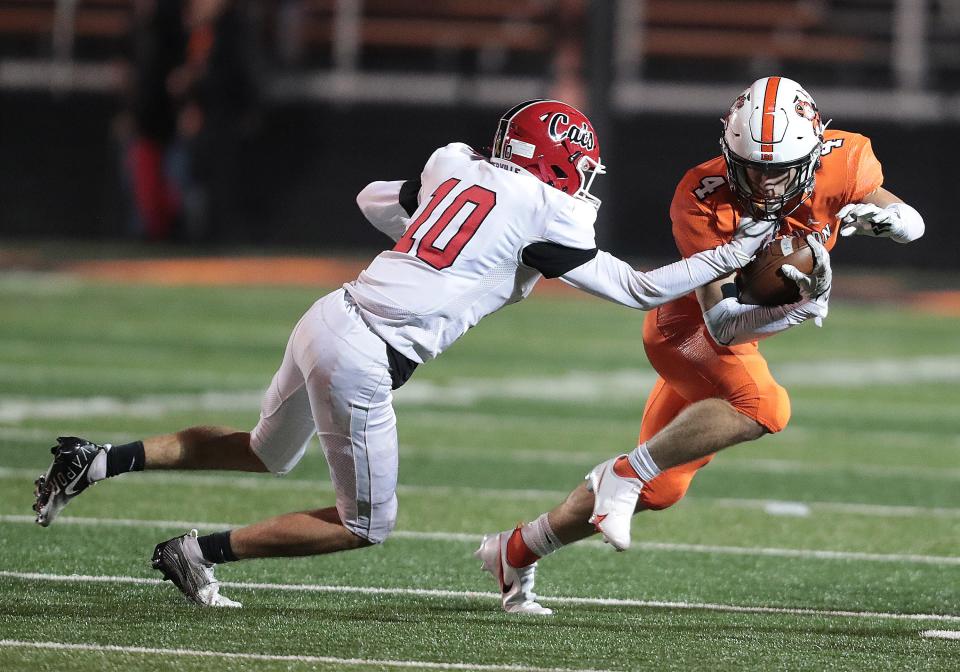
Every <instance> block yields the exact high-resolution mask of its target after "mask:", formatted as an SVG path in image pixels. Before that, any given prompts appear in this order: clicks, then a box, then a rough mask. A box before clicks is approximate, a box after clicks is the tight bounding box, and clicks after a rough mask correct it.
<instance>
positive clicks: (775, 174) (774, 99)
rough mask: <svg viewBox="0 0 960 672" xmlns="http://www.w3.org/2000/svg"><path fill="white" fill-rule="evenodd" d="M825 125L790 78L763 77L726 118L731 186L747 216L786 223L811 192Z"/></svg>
mask: <svg viewBox="0 0 960 672" xmlns="http://www.w3.org/2000/svg"><path fill="white" fill-rule="evenodd" d="M824 128H825V125H824V124H823V123H822V122H821V120H820V112H819V110H818V109H817V105H816V103H814V102H813V98H811V97H810V94H809V93H807V92H806V91H804V90H803V87H801V86H800V85H799V84H798V83H797V82H795V81H793V80H792V79H787V78H786V77H764V78H763V79H758V80H757V81H755V82H754V83H753V84H752V85H751V86H750V88H749V89H747V90H746V91H744V92H743V93H741V94H740V96H739V97H738V98H737V99H736V100H735V101H733V105H731V106H730V111H729V112H727V114H726V116H725V117H724V118H723V137H722V138H721V140H720V145H721V146H722V147H723V157H724V159H725V160H726V162H727V182H728V184H729V185H730V189H731V191H732V192H733V193H734V194H735V195H736V196H737V198H738V199H739V201H740V203H741V205H742V206H743V208H744V210H745V211H746V214H748V215H750V216H751V217H753V218H754V219H774V218H782V217H786V216H787V215H789V214H790V213H791V212H793V211H794V210H795V209H796V208H797V207H798V206H799V205H800V204H801V203H802V202H803V201H804V200H805V199H806V198H808V197H809V196H810V194H811V193H812V192H813V186H814V176H815V173H816V170H817V167H818V166H819V165H820V152H821V148H822V146H823V130H824Z"/></svg>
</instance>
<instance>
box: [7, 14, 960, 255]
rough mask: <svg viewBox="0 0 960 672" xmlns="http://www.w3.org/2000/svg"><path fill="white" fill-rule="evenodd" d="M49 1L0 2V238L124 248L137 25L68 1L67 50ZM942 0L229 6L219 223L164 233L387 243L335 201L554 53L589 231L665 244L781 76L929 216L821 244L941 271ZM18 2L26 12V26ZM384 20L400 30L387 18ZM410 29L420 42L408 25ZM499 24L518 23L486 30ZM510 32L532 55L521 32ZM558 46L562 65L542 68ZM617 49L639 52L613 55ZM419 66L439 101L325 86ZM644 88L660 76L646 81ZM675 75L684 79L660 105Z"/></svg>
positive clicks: (953, 28) (410, 160)
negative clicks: (727, 133) (230, 115)
mask: <svg viewBox="0 0 960 672" xmlns="http://www.w3.org/2000/svg"><path fill="white" fill-rule="evenodd" d="M161 1H162V2H177V0H161ZM64 4H65V3H63V2H60V3H58V2H53V1H44V0H3V1H2V2H0V87H2V88H0V95H2V105H0V115H2V116H0V204H2V207H0V235H2V236H3V237H5V238H7V239H8V240H16V241H36V240H44V239H50V238H55V239H60V238H66V239H72V240H77V239H80V240H85V241H114V240H117V241H119V240H128V239H130V238H131V234H130V226H129V207H128V206H129V204H128V203H127V202H126V201H125V200H124V194H123V193H122V190H121V188H120V185H121V180H122V178H123V175H122V173H123V168H122V161H121V160H120V151H121V148H120V147H119V146H118V141H117V139H116V133H115V132H114V126H115V119H116V118H117V115H118V113H119V112H120V111H121V110H122V109H123V102H122V101H123V95H122V89H123V85H122V83H121V82H122V81H123V77H122V76H120V75H118V74H117V73H121V72H123V64H124V63H127V64H128V66H129V64H130V63H131V58H132V57H131V54H133V53H135V48H136V43H135V40H134V33H132V32H130V31H125V30H124V26H126V25H128V24H131V22H132V21H133V18H132V16H133V14H132V12H133V10H132V7H133V4H134V3H132V2H125V1H124V0H81V1H80V2H78V3H76V7H75V8H74V13H73V24H72V25H73V27H74V35H73V39H72V42H71V43H70V48H69V49H68V50H65V49H64V48H63V46H62V39H61V41H60V42H57V39H59V38H58V37H57V36H58V34H60V33H58V31H61V33H62V31H63V24H62V23H61V24H57V22H58V21H62V16H63V14H62V12H60V10H61V9H62V7H61V6H62V5H64ZM66 4H70V3H66ZM956 5H957V3H955V2H919V3H918V2H915V1H914V0H901V1H900V2H895V1H893V0H875V1H872V0H870V1H868V0H847V1H834V2H826V1H812V2H791V1H788V0H774V1H772V2H750V1H744V0H720V1H718V2H712V3H703V2H694V1H692V0H683V1H681V2H672V3H667V2H663V1H659V2H658V1H655V0H653V1H650V2H632V1H629V0H623V1H621V2H605V1H600V0H595V1H593V2H589V1H583V2H578V1H572V2H569V1H564V2H559V1H558V2H550V1H546V0H540V1H534V2H517V3H503V2H493V3H478V2H473V1H467V2H456V3H454V2H443V1H433V2H426V1H424V2H417V3H413V2H385V1H382V0H381V1H379V2H378V1H368V2H366V3H364V2H339V3H338V2H323V1H319V0H301V1H299V2H290V1H286V2H278V1H270V0H261V1H259V2H258V1H255V0H250V1H243V2H232V3H231V2H228V3H226V6H227V7H228V8H231V9H233V10H234V11H237V12H239V15H240V16H241V17H242V21H243V26H244V28H243V32H241V35H243V36H246V38H245V39H247V41H246V42H245V43H244V44H243V45H241V47H240V49H241V50H242V51H243V53H244V54H245V56H250V55H251V54H252V57H253V60H254V61H255V62H256V66H255V73H256V81H257V85H256V86H257V89H258V95H257V100H258V102H257V103H256V110H255V112H256V123H255V124H253V125H252V126H251V130H250V131H249V132H247V133H246V134H245V135H244V136H243V138H242V141H235V140H234V139H233V138H231V137H230V136H227V137H226V138H224V139H221V140H220V142H221V143H222V144H223V145H225V146H228V147H231V151H229V152H227V153H226V154H225V155H223V156H222V158H221V159H220V160H221V161H223V162H229V163H231V164H235V165H233V166H232V167H231V169H230V171H229V172H228V174H227V177H226V178H225V179H224V180H222V181H221V183H220V185H219V186H218V187H217V188H218V189H219V190H220V192H222V194H221V196H220V197H219V198H218V199H217V200H216V203H217V204H218V205H217V206H216V207H218V208H219V209H220V211H219V212H218V213H216V214H217V215H218V216H217V223H216V225H215V226H211V227H210V228H209V230H207V231H205V232H204V235H203V236H200V237H197V238H195V239H191V238H190V237H189V236H186V237H185V236H180V238H181V239H183V238H186V240H185V241H183V240H181V241H180V243H181V248H180V249H182V250H183V251H184V253H190V252H192V251H198V252H201V253H210V252H216V251H217V250H218V249H219V248H220V247H223V246H228V247H235V246H240V247H244V248H247V247H249V248H253V249H255V250H259V251H263V252H266V253H269V252H270V251H271V250H274V249H276V250H286V251H289V250H291V249H294V250H297V251H300V252H303V253H306V254H314V253H317V254H320V253H329V252H339V251H349V252H353V253H358V254H360V255H364V254H370V253H374V252H376V251H377V250H378V249H379V248H381V247H382V246H383V244H384V240H383V239H382V238H381V237H380V236H379V234H377V232H376V231H374V230H373V229H372V228H371V227H369V226H367V225H366V224H365V223H364V222H363V221H362V219H361V217H360V215H359V212H358V211H357V209H356V207H355V205H354V200H353V199H354V196H355V194H356V193H357V192H358V191H359V190H360V189H361V188H362V187H363V186H364V185H365V184H366V183H367V182H369V181H371V180H374V179H401V178H406V177H409V176H411V175H413V174H415V173H416V172H417V171H418V170H419V168H420V167H421V166H422V164H423V162H424V160H425V159H426V158H427V157H428V156H429V154H430V153H431V152H432V151H433V149H434V148H436V147H437V146H439V145H441V144H445V143H447V142H450V141H454V140H461V141H466V142H469V143H471V144H473V145H475V146H478V147H482V146H485V145H487V144H489V142H490V138H491V135H492V133H493V130H494V128H495V125H496V121H497V118H498V115H499V113H500V112H501V111H502V110H503V109H505V108H506V107H507V106H508V104H509V103H508V101H510V100H516V99H519V98H523V97H524V96H525V95H529V96H530V97H536V96H549V95H551V93H554V92H555V91H556V86H557V85H558V79H559V78H560V77H561V69H562V68H564V67H565V68H566V70H568V71H570V72H572V74H569V73H568V74H567V75H565V76H566V77H567V79H568V80H570V81H572V82H573V84H572V86H573V87H574V89H575V90H578V91H580V92H582V95H583V98H584V103H585V107H586V108H587V109H588V110H589V112H590V114H591V116H592V118H593V119H594V121H595V124H596V126H597V127H598V130H599V134H600V139H601V145H602V149H603V157H604V160H605V163H606V164H607V165H608V166H609V176H608V177H607V178H606V179H605V180H604V182H603V184H601V185H600V189H601V190H602V195H603V198H604V206H603V208H602V210H601V217H600V225H599V227H598V233H599V236H600V241H601V243H602V244H603V245H604V246H605V247H608V248H610V249H612V250H615V251H617V252H619V253H621V254H622V255H625V256H630V257H634V258H640V259H660V258H665V257H671V256H674V255H675V254H676V252H675V249H674V248H673V243H672V239H671V235H670V231H669V226H668V206H669V201H670V198H671V195H672V193H673V188H674V186H675V184H676V182H677V180H678V179H679V178H680V176H681V175H682V173H683V171H684V170H686V169H687V168H689V167H691V166H693V165H695V164H697V163H699V162H700V161H703V160H706V159H708V158H710V157H712V156H714V155H716V153H717V151H718V146H717V141H718V137H719V132H720V124H719V122H718V119H719V116H720V114H721V113H722V112H723V111H724V109H725V106H726V105H727V104H728V102H729V100H732V99H733V98H734V97H735V95H736V94H737V93H738V92H739V91H740V90H741V89H742V88H743V87H745V86H746V85H747V84H748V83H749V82H751V81H752V80H753V79H754V78H756V77H758V76H763V75H767V74H783V75H786V76H790V77H793V78H795V79H797V80H799V81H800V82H801V83H802V84H804V85H805V86H806V87H807V89H808V90H809V91H810V92H811V93H812V94H813V95H814V97H815V98H816V99H817V100H818V101H819V103H820V107H821V110H822V112H823V114H824V117H825V118H833V119H834V122H833V126H834V127H836V128H841V129H845V130H854V131H859V132H861V133H864V134H866V135H868V136H870V137H871V138H872V139H873V143H874V149H875V151H876V153H877V155H878V157H879V158H880V160H881V162H882V163H883V166H884V172H885V175H886V186H888V188H890V189H891V190H892V191H894V192H895V193H897V194H898V195H900V196H902V197H903V198H905V199H906V200H907V201H909V202H910V203H912V204H914V205H915V206H916V207H917V208H918V209H919V210H920V212H921V213H922V214H923V215H924V216H925V218H926V221H927V224H928V227H927V235H926V236H925V238H924V239H923V240H922V241H920V242H919V243H918V244H915V245H910V246H906V247H900V246H895V245H868V244H857V245H843V246H840V247H839V248H838V251H837V254H836V258H837V259H838V260H841V261H842V263H844V264H847V263H849V264H862V265H868V266H878V267H885V266H888V265H890V264H896V265H905V266H911V267H921V266H922V267H926V268H934V267H939V268H951V267H955V266H956V263H957V256H958V250H960V227H958V226H955V225H954V221H953V220H954V219H955V216H954V211H955V206H954V201H955V196H954V193H955V191H956V185H958V184H960V161H958V160H957V154H958V152H960V93H958V87H957V84H958V82H960V48H958V47H957V45H958V44H960V42H958V40H960V20H958V19H957V15H958V10H957V8H956ZM705 8H706V9H705ZM291 9H294V10H296V11H298V12H300V14H298V16H300V17H301V19H300V25H301V26H302V27H303V28H302V30H301V33H300V34H299V37H298V38H297V39H298V42H297V44H298V45H299V46H298V51H297V52H296V54H295V56H293V57H291V56H290V55H289V54H288V53H287V52H289V51H290V49H289V45H288V41H289V40H290V39H291V37H290V35H291V34H290V32H289V27H288V28H287V29H286V30H287V32H284V30H282V29H281V28H278V26H281V24H283V22H282V21H281V19H282V17H283V16H285V14H284V12H287V13H289V12H290V11H291ZM707 10H709V11H707ZM644 11H646V12H647V15H646V16H647V19H646V20H644V19H643V16H644V14H643V12H644ZM31 12H32V14H30V13H31ZM44 12H46V13H45V14H44ZM58 12H59V13H58ZM340 12H344V13H347V14H349V13H350V12H354V14H352V16H353V17H354V18H355V19H356V20H357V22H358V23H355V24H354V26H355V27H356V26H359V30H360V32H359V42H358V43H356V44H353V51H352V52H351V54H350V55H349V57H348V58H347V60H346V61H344V57H343V56H342V54H341V55H340V56H338V52H337V49H341V47H340V46H338V45H339V44H340V42H338V38H337V35H336V30H337V26H338V25H341V24H338V23H337V21H338V20H341V19H342V18H343V17H342V16H340V14H339V13H340ZM27 14H29V16H30V17H32V19H31V21H32V23H31V22H30V21H26V20H25V19H24V18H23V16H25V15H27ZM624 15H627V16H633V17H634V19H636V18H637V17H638V16H639V17H640V18H639V23H638V24H637V26H636V29H631V30H618V22H622V20H623V18H622V17H623V16H624ZM338 17H339V18H338ZM518 17H519V18H518ZM68 18H69V17H68ZM903 20H908V21H912V23H911V24H910V25H909V26H908V27H907V28H903V27H902V25H900V24H898V23H897V21H903ZM98 22H99V23H98ZM124 22H127V23H124ZM390 22H393V23H390ZM288 23H289V22H288ZM58 25H59V27H58ZM365 26H366V28H365ZM391 26H395V28H394V30H396V31H400V32H399V33H398V34H394V33H390V32H389V29H390V27H391ZM898 26H899V27H898ZM68 27H69V26H68ZM407 30H409V31H413V33H415V34H413V33H411V35H412V36H411V37H409V39H403V31H407ZM510 30H513V31H514V32H517V31H520V32H519V33H518V34H519V35H521V37H520V38H516V37H512V38H509V39H508V38H504V37H502V36H503V35H505V34H506V35H510V34H511V33H509V31H510ZM417 31H420V32H417ZM522 31H527V33H523V32H522ZM637 31H641V32H640V33H639V34H640V35H642V36H645V39H646V42H645V44H646V45H647V47H646V49H647V51H646V52H645V51H644V47H643V44H644V42H643V39H641V40H640V41H641V46H640V47H639V48H638V50H637V49H635V50H634V51H632V52H631V51H629V50H625V48H624V47H623V45H622V42H623V41H624V40H625V39H626V38H625V36H635V35H637V34H638V33H637ZM918 31H919V32H918ZM421 33H422V34H421ZM526 34H528V35H529V41H530V43H531V44H532V46H531V44H523V39H522V36H523V35H526ZM398 35H399V36H398ZM684 35H688V37H687V38H684ZM234 39H236V35H234ZM418 40H419V41H420V42H418ZM431 40H432V41H433V42H431ZM458 40H459V41H460V42H458ZM671 40H673V42H671ZM916 40H921V42H920V43H919V44H918V43H916ZM437 43H439V44H441V46H437ZM518 44H522V45H523V46H522V47H518V46H517V45H518ZM58 45H59V46H58ZM234 49H236V46H234ZM561 53H563V54H566V57H567V59H568V61H564V62H566V63H568V64H567V65H566V66H563V65H558V63H561V62H560V61H558V60H557V59H558V54H561ZM284 54H286V55H284ZM491 54H492V56H491ZM570 54H573V56H571V55H570ZM624 54H626V55H627V56H629V55H630V54H633V55H634V57H635V59H634V60H633V61H630V62H628V63H626V64H624V63H623V60H624V58H625V56H624ZM571 58H572V59H573V61H574V64H573V66H570V65H569V60H570V59H571ZM491 62H492V65H491ZM57 67H60V68H67V69H66V70H64V71H62V72H66V74H65V75H64V74H57V72H56V71H55V69H56V68H57ZM85 68H87V69H89V72H91V73H93V74H92V75H89V74H85V73H87V70H85ZM98 68H99V69H98ZM98 73H101V75H100V76H101V77H102V81H101V80H98V79H97V77H98ZM421 75H422V76H423V77H425V78H430V77H438V78H440V80H438V81H441V83H443V85H444V86H446V82H448V81H453V82H454V88H453V91H454V92H453V93H452V94H450V93H448V92H447V91H446V90H444V91H436V92H431V91H430V90H429V86H426V87H424V88H423V90H422V91H420V92H418V93H417V94H416V95H402V96H399V98H402V99H401V100H391V99H390V96H389V94H388V95H381V96H377V98H378V100H377V101H376V102H364V100H365V99H366V100H368V99H369V98H370V97H371V96H370V90H371V89H372V90H374V91H375V90H376V88H377V86H376V84H370V83H369V82H367V83H366V84H364V82H362V81H361V82H360V84H361V85H362V86H360V88H359V89H357V90H355V91H354V92H353V93H351V92H350V90H349V87H348V88H347V90H346V92H345V93H342V92H341V93H338V92H336V91H334V88H335V86H334V83H332V82H333V78H335V77H347V78H349V77H351V76H353V77H356V78H357V80H358V81H360V80H362V79H363V78H364V77H370V76H383V77H385V79H384V81H386V82H387V83H388V84H389V85H390V86H393V87H395V88H399V89H400V90H402V88H403V87H404V82H405V81H407V80H404V79H403V78H404V77H406V78H408V79H409V78H411V77H412V78H413V79H414V80H415V79H416V78H417V77H419V76H421ZM315 77H320V78H322V77H328V78H330V79H328V80H327V81H328V85H327V86H326V88H324V85H323V84H322V83H321V84H319V85H318V84H316V83H315V82H313V83H311V82H312V81H313V80H312V79H311V78H315ZM390 78H394V79H395V81H394V82H393V83H392V84H391V83H390V82H391V79H390ZM444 78H446V79H444ZM500 82H508V83H513V84H511V86H513V88H512V89H510V90H511V91H513V90H516V91H517V94H516V96H513V97H511V96H510V94H503V93H498V94H497V95H496V96H484V95H483V93H482V92H483V90H484V87H486V90H490V88H491V87H492V88H493V89H494V90H497V89H498V85H499V83H500ZM644 86H652V87H654V88H656V87H659V88H658V90H657V92H654V93H652V94H651V95H650V96H647V95H646V94H645V93H644V89H643V87H644ZM318 87H319V89H318ZM671 87H674V88H676V90H677V91H678V92H679V93H678V95H677V102H676V105H675V109H671V103H670V95H669V91H671ZM701 90H703V91H705V93H703V92H701ZM358 91H359V92H358ZM664 92H667V93H666V94H665V93H664ZM497 98H500V100H498V99H497ZM664 99H666V102H665V100H664ZM838 107H839V108H841V109H835V108H838ZM650 108H653V109H652V110H651V109H650ZM211 132H214V131H211ZM173 238H176V236H173ZM134 239H135V237H134ZM184 242H185V243H186V244H183V243H184ZM149 250H150V248H149V247H145V248H144V251H145V252H149Z"/></svg>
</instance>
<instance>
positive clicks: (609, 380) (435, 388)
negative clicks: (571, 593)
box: [0, 356, 960, 422]
mask: <svg viewBox="0 0 960 672" xmlns="http://www.w3.org/2000/svg"><path fill="white" fill-rule="evenodd" d="M6 366H7V367H8V368H10V367H12V366H14V365H6ZM774 369H775V371H774V373H775V375H776V376H777V379H778V380H779V381H780V382H781V384H783V385H786V386H788V387H789V386H797V387H801V386H817V387H834V388H862V387H869V386H873V385H893V386H903V385H915V384H917V383H924V382H947V383H950V382H957V381H960V356H939V357H918V358H909V359H871V360H863V361H856V360H824V361H822V362H793V363H791V362H787V363H782V364H777V365H776V366H775V367H774ZM655 380H656V376H655V374H654V373H653V371H651V370H649V369H645V370H644V369H624V370H620V371H607V372H597V371H571V372H569V373H567V374H563V375H559V376H529V377H514V378H509V377H508V378H464V379H452V380H449V381H447V382H446V383H444V384H440V383H435V382H432V381H429V380H422V379H421V380H416V379H414V380H412V381H410V382H409V383H408V384H407V385H405V386H404V387H403V389H401V390H399V391H398V392H397V393H396V401H397V403H398V404H399V405H416V404H442V405H454V406H469V405H471V404H473V403H476V402H477V401H479V400H482V399H504V398H507V399H522V400H534V401H567V402H580V403H583V402H591V401H596V402H600V401H603V400H605V399H610V398H612V397H635V398H637V399H643V398H644V397H645V396H646V395H647V393H648V392H649V390H650V388H651V386H652V385H653V383H654V381H655ZM266 382H267V380H266V377H265V378H264V384H266ZM260 396H261V392H260V391H259V390H258V391H251V390H241V391H232V392H212V391H211V392H203V393H197V394H166V395H149V396H145V397H140V398H138V399H132V400H125V399H119V398H115V397H106V396H99V397H88V398H61V399H57V398H53V399H32V398H16V397H3V398H0V422H21V421H23V420H26V419H28V418H70V417H91V416H103V415H126V416H131V417H133V416H136V417H155V416H157V415H161V414H163V413H167V412H172V411H189V410H223V411H227V410H229V411H252V410H256V409H257V408H258V407H259V405H260Z"/></svg>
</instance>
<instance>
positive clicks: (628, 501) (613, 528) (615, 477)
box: [586, 455, 643, 551]
mask: <svg viewBox="0 0 960 672" xmlns="http://www.w3.org/2000/svg"><path fill="white" fill-rule="evenodd" d="M626 459H627V456H626V455H618V456H617V457H613V458H611V459H609V460H607V461H606V462H601V463H600V464H598V465H597V466H595V467H594V468H593V469H592V470H591V471H590V473H589V474H587V476H586V480H587V490H589V491H590V492H592V493H593V515H592V516H590V522H591V523H593V526H594V527H595V528H596V529H597V532H599V533H600V534H602V535H603V540H604V541H605V542H607V543H608V544H610V545H611V546H613V547H614V548H615V549H617V550H618V551H625V550H627V549H628V548H629V547H630V521H631V520H632V519H633V512H634V511H635V510H636V508H637V499H638V498H639V497H640V490H641V489H642V488H643V481H641V480H640V479H639V478H630V477H627V476H621V475H620V474H618V473H617V472H616V470H615V469H614V465H615V464H616V463H617V462H618V461H619V460H626ZM631 471H632V470H631Z"/></svg>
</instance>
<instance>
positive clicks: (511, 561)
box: [507, 525, 540, 567]
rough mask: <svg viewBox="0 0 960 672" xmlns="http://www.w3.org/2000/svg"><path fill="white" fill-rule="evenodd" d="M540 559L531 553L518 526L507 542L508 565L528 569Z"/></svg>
mask: <svg viewBox="0 0 960 672" xmlns="http://www.w3.org/2000/svg"><path fill="white" fill-rule="evenodd" d="M539 559H540V556H539V555H537V554H535V553H534V552H533V551H531V550H530V548H529V547H528V546H527V542H525V541H524V540H523V535H522V534H520V526H519V525H518V526H517V529H515V530H514V531H513V534H511V535H510V538H509V539H508V540H507V564H508V565H510V566H511V567H526V566H528V565H532V564H533V563H535V562H536V561H537V560H539Z"/></svg>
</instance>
